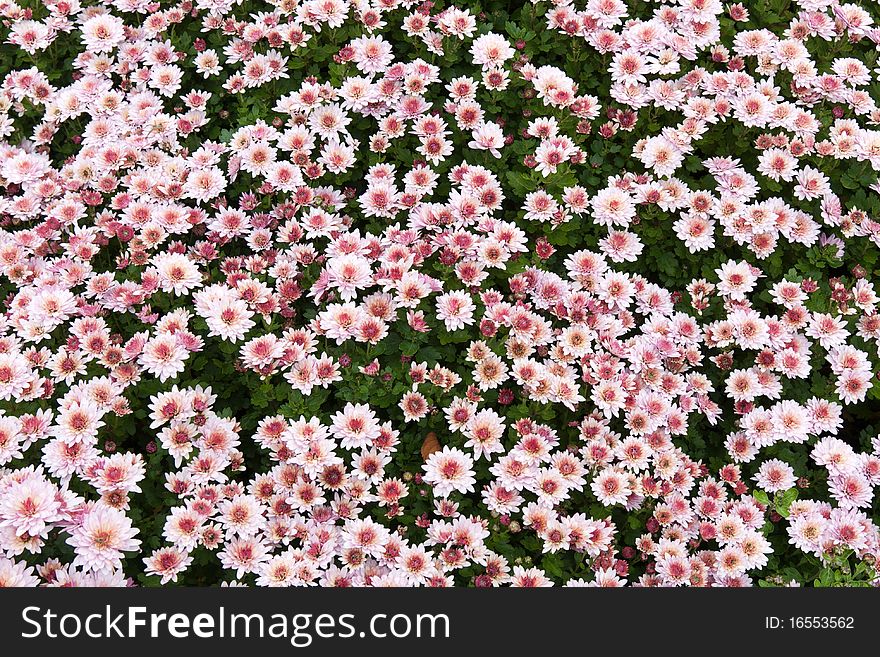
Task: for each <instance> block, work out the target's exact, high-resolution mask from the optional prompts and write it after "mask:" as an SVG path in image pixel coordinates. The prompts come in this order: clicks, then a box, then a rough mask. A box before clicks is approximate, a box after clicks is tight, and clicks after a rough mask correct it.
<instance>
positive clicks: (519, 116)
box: [0, 0, 880, 586]
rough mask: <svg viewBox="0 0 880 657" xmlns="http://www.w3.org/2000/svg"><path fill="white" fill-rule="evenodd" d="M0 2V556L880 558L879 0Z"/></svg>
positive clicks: (280, 562) (27, 564)
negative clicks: (879, 494) (878, 497)
mask: <svg viewBox="0 0 880 657" xmlns="http://www.w3.org/2000/svg"><path fill="white" fill-rule="evenodd" d="M0 14H2V16H3V25H2V27H0V36H2V41H3V42H4V45H2V52H0V55H2V60H0V74H2V87H0V139H2V142H0V186H2V189H3V194H2V197H0V223H2V228H0V274H2V276H0V285H2V294H3V315H2V319H0V400H2V401H0V409H2V410H0V584H4V585H12V586H32V585H51V586H88V585H129V584H141V585H160V584H169V583H178V584H181V583H182V584H188V585H216V584H219V583H224V584H229V585H242V584H247V585H253V584H256V585H269V586H285V585H297V586H314V585H321V586H344V585H348V586H407V585H429V586H448V585H476V586H497V585H508V584H509V585H513V586H549V585H563V584H566V585H572V586H622V585H625V584H630V585H639V586H678V585H685V586H743V585H768V586H769V585H831V584H845V585H871V584H877V578H878V573H877V569H876V565H875V564H876V560H877V558H878V557H880V531H878V526H877V524H876V520H877V518H878V503H877V502H876V501H875V488H876V487H877V485H878V484H880V437H878V433H880V402H878V400H880V385H878V383H877V380H876V377H875V373H877V371H878V347H880V314H878V312H877V304H878V295H877V290H876V287H875V283H874V280H875V279H876V277H877V275H878V274H880V262H878V255H880V246H878V245H880V223H878V221H877V220H876V218H877V217H878V214H880V196H878V193H880V186H878V183H877V178H878V174H877V171H878V170H880V129H878V127H877V126H878V124H880V107H878V105H877V100H878V98H880V96H878V93H880V84H878V74H880V68H875V66H876V64H877V59H878V51H880V28H878V27H875V23H876V22H877V21H878V20H880V10H878V6H877V4H876V3H875V2H873V1H870V0H865V1H864V2H849V3H846V2H841V1H839V0H763V1H762V2H755V3H747V4H726V5H725V4H722V2H721V1H720V0H654V1H648V0H627V1H624V0H574V1H572V0H557V1H555V2H547V1H543V0H536V1H535V2H533V3H530V4H523V3H516V2H503V1H501V0H459V2H458V4H449V3H445V2H436V3H435V2H430V1H426V2H416V1H412V0H355V1H349V0H271V1H268V2H263V1H261V0H194V1H193V0H183V1H180V0H175V1H174V2H153V1H149V0H112V1H108V0H104V1H102V2H97V1H94V0H41V2H35V1H33V2H22V3H21V4H16V3H15V2H8V1H6V0H0Z"/></svg>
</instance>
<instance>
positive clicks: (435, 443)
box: [421, 431, 440, 461]
mask: <svg viewBox="0 0 880 657" xmlns="http://www.w3.org/2000/svg"><path fill="white" fill-rule="evenodd" d="M439 451H440V441H439V440H437V434H436V433H434V432H433V431H429V432H428V435H427V436H425V439H424V440H423V441H422V450H421V452H422V458H423V459H424V460H425V461H427V460H428V457H429V456H431V454H433V453H434V452H439Z"/></svg>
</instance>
